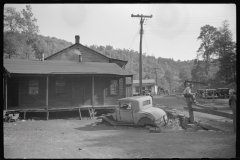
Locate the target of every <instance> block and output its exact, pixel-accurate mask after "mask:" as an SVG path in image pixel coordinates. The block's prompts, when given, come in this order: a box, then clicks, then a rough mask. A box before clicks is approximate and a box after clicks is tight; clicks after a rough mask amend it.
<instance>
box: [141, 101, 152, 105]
mask: <svg viewBox="0 0 240 160" xmlns="http://www.w3.org/2000/svg"><path fill="white" fill-rule="evenodd" d="M148 104H151V101H150V100H146V101H143V106H146V105H148Z"/></svg>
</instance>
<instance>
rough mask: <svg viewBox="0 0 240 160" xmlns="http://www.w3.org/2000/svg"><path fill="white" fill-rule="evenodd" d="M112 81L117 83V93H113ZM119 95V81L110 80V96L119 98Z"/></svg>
mask: <svg viewBox="0 0 240 160" xmlns="http://www.w3.org/2000/svg"><path fill="white" fill-rule="evenodd" d="M112 81H116V82H117V83H116V84H117V86H116V88H115V90H117V92H116V93H112V92H111V91H112ZM118 95H119V80H118V79H111V80H110V85H109V87H108V96H118Z"/></svg>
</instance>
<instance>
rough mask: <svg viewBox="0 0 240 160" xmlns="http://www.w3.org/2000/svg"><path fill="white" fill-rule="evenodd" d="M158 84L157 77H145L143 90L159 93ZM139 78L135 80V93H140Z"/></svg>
mask: <svg viewBox="0 0 240 160" xmlns="http://www.w3.org/2000/svg"><path fill="white" fill-rule="evenodd" d="M157 89H158V87H157V85H156V82H155V79H143V80H142V91H145V90H150V91H151V92H152V94H154V95H156V94H157ZM139 91H140V90H139V80H133V95H139V94H140V93H139Z"/></svg>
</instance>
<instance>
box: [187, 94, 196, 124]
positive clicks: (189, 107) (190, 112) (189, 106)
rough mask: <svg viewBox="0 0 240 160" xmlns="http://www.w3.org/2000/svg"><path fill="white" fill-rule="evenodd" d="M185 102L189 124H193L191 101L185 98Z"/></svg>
mask: <svg viewBox="0 0 240 160" xmlns="http://www.w3.org/2000/svg"><path fill="white" fill-rule="evenodd" d="M186 102H187V107H188V113H189V117H190V123H193V121H194V115H193V108H192V101H191V100H190V98H186Z"/></svg>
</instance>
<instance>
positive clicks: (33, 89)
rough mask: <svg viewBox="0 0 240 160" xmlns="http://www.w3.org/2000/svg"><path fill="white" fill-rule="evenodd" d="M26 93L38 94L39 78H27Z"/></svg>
mask: <svg viewBox="0 0 240 160" xmlns="http://www.w3.org/2000/svg"><path fill="white" fill-rule="evenodd" d="M34 83H35V84H34ZM28 94H29V95H38V94H39V80H29V84H28Z"/></svg>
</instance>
